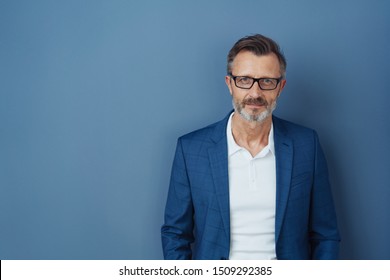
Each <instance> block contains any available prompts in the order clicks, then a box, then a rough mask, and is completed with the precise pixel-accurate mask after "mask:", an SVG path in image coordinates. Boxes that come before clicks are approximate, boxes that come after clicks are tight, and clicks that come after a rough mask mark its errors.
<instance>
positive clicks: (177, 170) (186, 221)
mask: <svg viewBox="0 0 390 280" xmlns="http://www.w3.org/2000/svg"><path fill="white" fill-rule="evenodd" d="M193 212H194V210H193V205H192V197H191V190H190V183H189V179H188V175H187V168H186V163H185V157H184V153H183V146H182V141H181V139H180V138H179V140H178V142H177V147H176V153H175V157H174V161H173V166H172V172H171V179H170V185H169V191H168V197H167V202H166V207H165V215H164V225H163V226H162V228H161V239H162V247H163V253H164V259H166V260H179V259H191V258H192V251H191V243H192V242H193V241H194V236H193V225H194V222H193Z"/></svg>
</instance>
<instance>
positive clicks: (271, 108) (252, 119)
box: [232, 99, 276, 123]
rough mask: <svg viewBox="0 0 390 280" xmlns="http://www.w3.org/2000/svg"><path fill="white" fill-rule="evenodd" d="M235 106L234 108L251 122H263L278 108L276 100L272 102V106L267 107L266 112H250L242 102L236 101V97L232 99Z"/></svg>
mask: <svg viewBox="0 0 390 280" xmlns="http://www.w3.org/2000/svg"><path fill="white" fill-rule="evenodd" d="M232 103H233V108H234V110H235V111H236V112H237V113H239V114H240V115H241V116H242V117H243V118H244V119H245V120H247V121H249V122H257V123H262V122H263V121H264V120H265V119H266V118H268V117H269V116H271V115H272V112H273V111H274V110H275V108H276V100H275V101H274V102H273V103H272V104H271V106H269V107H266V110H265V111H264V112H261V113H259V114H254V115H251V114H248V113H247V112H245V110H244V107H243V106H241V104H237V103H235V102H234V99H232Z"/></svg>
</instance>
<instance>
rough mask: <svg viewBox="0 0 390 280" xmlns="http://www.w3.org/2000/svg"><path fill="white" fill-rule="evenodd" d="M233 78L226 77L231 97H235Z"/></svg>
mask: <svg viewBox="0 0 390 280" xmlns="http://www.w3.org/2000/svg"><path fill="white" fill-rule="evenodd" d="M231 82H232V77H230V76H225V83H226V85H227V87H228V89H229V92H230V95H233V92H232V83H231Z"/></svg>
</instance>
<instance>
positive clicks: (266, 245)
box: [226, 113, 276, 260]
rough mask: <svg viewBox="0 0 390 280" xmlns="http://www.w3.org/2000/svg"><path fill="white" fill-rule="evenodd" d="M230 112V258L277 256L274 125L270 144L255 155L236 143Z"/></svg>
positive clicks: (228, 137)
mask: <svg viewBox="0 0 390 280" xmlns="http://www.w3.org/2000/svg"><path fill="white" fill-rule="evenodd" d="M233 114H234V113H232V114H231V115H230V118H229V121H228V125H227V128H226V135H227V143H228V163H229V169H228V170H229V197H230V233H231V236H230V238H231V241H230V255H229V259H244V260H249V259H259V260H260V259H276V252H275V205H276V167H275V148H274V136H273V125H271V130H270V133H269V136H268V145H267V146H266V147H264V149H263V150H262V151H261V152H259V153H258V154H257V155H256V156H255V157H252V155H251V154H250V153H249V152H248V151H247V150H246V149H245V148H242V147H240V146H238V145H237V143H236V142H235V140H234V138H233V134H232V126H231V120H232V116H233Z"/></svg>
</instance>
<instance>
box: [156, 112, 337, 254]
mask: <svg viewBox="0 0 390 280" xmlns="http://www.w3.org/2000/svg"><path fill="white" fill-rule="evenodd" d="M229 115H230V114H229ZM229 115H228V116H226V118H225V119H223V120H222V121H220V122H217V123H215V124H212V125H210V126H208V127H205V128H203V129H200V130H197V131H194V132H191V133H189V134H187V135H184V136H182V137H180V138H179V139H178V142H177V148H176V154H175V158H174V162H173V167H172V174H171V181H170V186H169V192H168V198H167V203H166V209H165V222H164V225H163V226H162V228H161V236H162V245H163V252H164V258H165V259H206V260H209V259H228V258H229V251H230V214H229V179H228V150H227V139H226V126H227V121H228V118H229ZM273 126H274V142H275V159H276V213H275V243H276V244H275V246H276V248H275V249H276V256H277V258H278V259H336V258H337V256H338V247H339V241H340V240H339V233H338V229H337V222H336V214H335V210H334V205H333V200H332V195H331V190H330V186H329V180H328V171H327V165H326V160H325V157H324V154H323V152H322V149H321V147H320V144H319V141H318V137H317V134H316V132H315V131H313V130H311V129H308V128H304V127H302V126H299V125H296V124H293V123H291V122H287V121H285V120H282V119H279V118H277V117H273Z"/></svg>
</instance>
